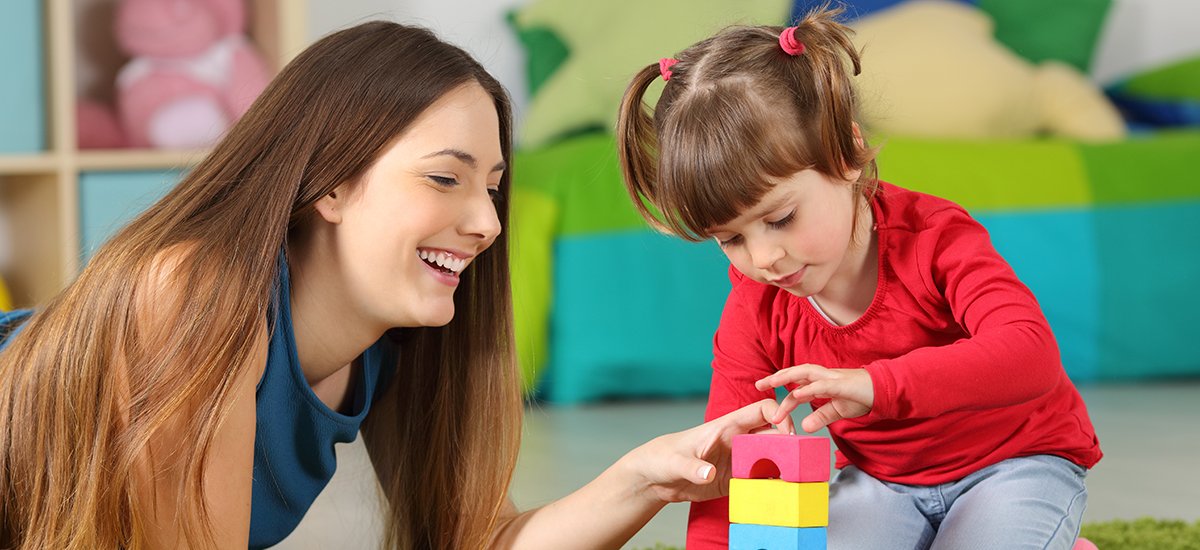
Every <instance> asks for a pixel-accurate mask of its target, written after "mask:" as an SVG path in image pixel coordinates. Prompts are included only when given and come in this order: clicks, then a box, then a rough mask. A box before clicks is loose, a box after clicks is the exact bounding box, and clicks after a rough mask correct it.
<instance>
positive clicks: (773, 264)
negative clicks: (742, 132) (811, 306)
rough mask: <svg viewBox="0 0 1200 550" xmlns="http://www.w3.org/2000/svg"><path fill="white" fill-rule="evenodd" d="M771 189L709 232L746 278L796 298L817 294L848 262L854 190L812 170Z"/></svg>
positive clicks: (842, 181)
mask: <svg viewBox="0 0 1200 550" xmlns="http://www.w3.org/2000/svg"><path fill="white" fill-rule="evenodd" d="M850 176H851V177H852V178H857V176H858V172H855V173H853V174H850ZM773 183H774V184H775V185H774V187H773V188H772V189H771V191H769V192H768V193H767V194H766V195H764V196H763V198H762V200H760V201H759V202H758V204H756V205H754V206H753V207H751V208H749V209H747V210H746V211H745V212H742V214H741V215H739V216H738V217H737V218H735V219H734V220H732V221H730V222H729V223H727V224H724V225H722V226H719V227H716V228H712V229H711V230H710V232H711V234H712V235H713V237H715V238H716V240H717V242H718V244H720V246H721V250H722V251H724V252H725V255H726V256H728V257H729V261H730V262H731V263H732V264H733V266H734V267H736V268H737V270H738V271H741V272H742V273H743V274H745V275H746V276H747V277H750V278H751V279H753V280H755V281H758V282H760V283H763V284H769V285H774V286H777V287H779V288H782V289H784V290H786V291H788V292H790V293H792V294H794V295H796V296H800V297H807V296H813V295H817V294H820V293H821V291H822V290H823V289H824V288H825V287H826V285H828V284H829V281H830V280H831V279H833V278H834V275H835V274H836V273H837V272H838V270H839V268H840V267H841V266H842V265H843V264H844V263H845V262H847V261H848V260H849V259H851V256H852V254H850V251H851V249H852V237H853V230H854V228H853V223H854V222H853V220H854V211H855V208H856V201H855V199H854V196H855V191H854V187H853V186H852V184H851V182H850V181H845V180H841V179H837V178H831V177H829V176H826V175H825V174H822V173H820V172H817V171H816V170H811V169H810V170H803V171H801V172H797V173H795V174H793V175H792V176H790V177H788V178H783V179H779V180H777V181H775V182H773ZM866 215H867V216H869V214H866Z"/></svg>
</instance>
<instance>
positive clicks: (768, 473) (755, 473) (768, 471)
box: [750, 458, 779, 479]
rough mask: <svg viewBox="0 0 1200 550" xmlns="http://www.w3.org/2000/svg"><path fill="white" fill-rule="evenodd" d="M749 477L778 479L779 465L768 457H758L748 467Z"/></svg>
mask: <svg viewBox="0 0 1200 550" xmlns="http://www.w3.org/2000/svg"><path fill="white" fill-rule="evenodd" d="M750 479H779V466H776V465H775V463H774V462H772V461H771V459H769V458H762V459H759V461H758V462H755V463H754V465H753V466H751V467H750Z"/></svg>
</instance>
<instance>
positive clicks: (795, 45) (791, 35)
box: [779, 27, 804, 55]
mask: <svg viewBox="0 0 1200 550" xmlns="http://www.w3.org/2000/svg"><path fill="white" fill-rule="evenodd" d="M779 47H780V48H783V51H784V52H785V53H787V54H788V55H800V54H803V53H804V43H803V42H801V41H799V40H796V27H788V28H786V29H783V32H781V33H779Z"/></svg>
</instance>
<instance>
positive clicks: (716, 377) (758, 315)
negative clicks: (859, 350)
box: [687, 266, 776, 550]
mask: <svg viewBox="0 0 1200 550" xmlns="http://www.w3.org/2000/svg"><path fill="white" fill-rule="evenodd" d="M729 279H730V282H731V283H733V289H732V290H730V291H729V297H728V298H727V299H726V301H725V310H724V311H723V312H722V313H721V323H720V325H718V327H717V333H716V336H714V337H713V363H712V367H713V375H712V384H711V386H710V388H709V394H708V407H707V409H706V410H705V412H704V420H705V421H709V420H712V419H714V418H717V417H720V416H723V415H725V414H727V413H729V412H732V411H734V410H737V409H739V408H741V407H743V406H746V405H749V404H750V403H754V402H757V401H761V400H762V399H764V398H766V399H773V398H774V397H775V394H774V392H759V391H757V390H755V389H754V382H755V381H757V380H759V379H760V378H763V377H764V376H767V375H769V374H771V373H774V372H775V371H776V368H775V365H774V363H773V362H772V361H771V360H770V358H769V356H768V354H767V352H766V350H765V348H764V346H763V342H762V340H761V338H760V337H759V335H760V334H763V333H764V331H763V330H762V329H763V328H765V325H764V324H765V323H766V322H767V320H769V319H770V307H771V303H770V300H769V299H768V298H767V297H766V296H764V295H763V294H762V292H761V291H762V288H750V287H749V286H747V287H742V286H741V283H742V282H744V281H745V280H746V279H745V276H744V275H742V274H741V273H740V272H738V271H737V270H736V269H735V268H734V267H733V266H730V268H729ZM728 546H729V499H728V498H719V499H714V500H709V501H706V502H697V503H693V504H692V508H691V512H690V514H689V516H688V533H687V548H688V550H697V549H699V550H709V549H713V550H715V549H721V550H724V549H726V548H728Z"/></svg>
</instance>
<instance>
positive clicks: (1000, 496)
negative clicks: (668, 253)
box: [618, 10, 1101, 550]
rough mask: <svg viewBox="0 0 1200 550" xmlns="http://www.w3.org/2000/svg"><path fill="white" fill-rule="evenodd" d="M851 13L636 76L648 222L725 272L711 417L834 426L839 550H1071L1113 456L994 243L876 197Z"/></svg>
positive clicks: (947, 219) (944, 217)
mask: <svg viewBox="0 0 1200 550" xmlns="http://www.w3.org/2000/svg"><path fill="white" fill-rule="evenodd" d="M839 12H840V10H833V11H830V10H818V11H816V12H814V13H811V14H809V15H808V16H807V17H806V18H804V19H803V20H802V21H800V22H799V23H798V25H797V26H796V27H792V28H788V29H782V28H774V27H739V28H730V29H727V30H725V31H722V32H720V33H719V34H717V35H716V36H713V37H711V38H709V39H707V40H704V41H701V42H699V43H697V44H695V45H693V46H692V47H690V48H688V49H686V50H684V51H683V52H681V53H680V54H679V55H678V58H677V59H664V60H663V61H662V62H660V63H659V64H655V65H650V66H648V67H646V68H644V69H643V70H642V71H641V72H639V73H638V74H637V76H635V77H634V80H633V83H632V84H631V85H630V87H629V89H628V91H627V92H626V95H625V98H624V101H623V104H622V107H621V117H620V122H619V127H618V148H619V153H620V158H621V161H622V168H623V171H624V176H625V181H626V183H627V186H628V189H629V192H630V195H631V196H632V197H633V200H634V203H635V204H636V205H637V207H638V208H639V209H640V210H641V213H642V215H643V216H644V217H646V219H647V220H649V221H650V222H651V223H653V224H655V225H657V226H658V227H659V228H660V229H663V230H665V231H667V232H670V233H673V234H675V235H678V236H680V237H683V238H685V239H688V240H692V241H700V240H703V239H708V238H713V239H715V240H716V241H717V242H718V244H719V245H720V247H721V249H722V250H723V251H724V253H725V254H726V256H728V258H729V261H730V263H731V264H732V265H731V268H730V270H729V277H730V280H731V282H732V286H733V288H732V290H731V291H730V294H729V297H728V300H727V301H726V306H725V310H724V313H723V314H722V317H721V322H720V326H719V328H718V331H717V334H716V337H715V340H714V359H713V377H712V387H711V394H710V397H709V403H708V410H707V413H706V416H707V418H717V417H719V416H720V415H722V414H725V413H727V412H729V411H732V410H735V409H737V408H738V407H741V406H743V405H745V404H747V403H753V402H755V401H758V400H760V399H764V398H770V397H771V396H773V390H774V388H776V387H780V386H786V387H787V388H788V389H789V390H790V393H789V394H788V395H787V397H786V398H785V399H784V400H783V402H782V404H781V407H780V409H779V411H778V412H777V418H781V417H783V416H785V415H786V414H787V413H788V412H789V411H791V410H792V409H794V408H795V407H796V406H798V405H799V404H801V403H811V406H812V408H813V412H812V413H811V414H809V415H808V416H807V417H806V418H804V420H803V422H802V427H803V429H804V430H805V431H808V432H814V431H817V430H819V429H821V428H822V427H825V426H828V427H829V431H830V433H831V435H832V437H833V440H834V442H835V443H836V445H837V448H838V453H837V466H838V467H839V468H840V469H841V470H840V472H839V473H838V474H837V477H836V479H834V481H833V482H832V486H831V489H830V510H829V527H828V537H829V548H831V549H833V548H838V549H841V548H846V549H870V548H889V549H891V548H945V549H957V548H971V549H983V548H1006V549H1008V548H1070V547H1071V544H1072V541H1073V540H1074V538H1075V536H1076V535H1077V533H1078V529H1079V524H1080V518H1081V516H1082V515H1083V510H1084V505H1085V503H1086V490H1085V487H1084V477H1085V475H1086V469H1087V468H1090V467H1091V466H1092V465H1094V464H1095V463H1096V462H1097V461H1098V460H1099V459H1100V456H1101V453H1100V449H1099V446H1098V443H1097V440H1096V436H1095V434H1094V431H1093V429H1092V426H1091V423H1090V421H1089V419H1088V415H1087V411H1086V409H1085V408H1084V404H1083V401H1082V400H1081V399H1080V396H1079V393H1078V392H1077V391H1076V390H1075V388H1074V387H1073V386H1072V384H1071V382H1070V380H1068V379H1067V376H1066V374H1065V371H1064V369H1063V367H1062V364H1061V363H1060V360H1059V355H1058V349H1057V347H1056V344H1055V342H1054V336H1053V335H1052V334H1051V332H1050V328H1049V326H1047V324H1046V320H1045V318H1044V317H1043V316H1042V313H1041V311H1040V310H1039V308H1038V305H1037V302H1036V301H1035V299H1034V297H1033V296H1032V295H1031V294H1030V292H1029V290H1028V289H1027V288H1026V287H1025V286H1024V285H1022V284H1021V282H1020V281H1018V280H1017V277H1016V276H1015V275H1014V274H1013V271H1012V269H1011V268H1009V266H1008V265H1007V264H1006V263H1005V262H1004V260H1003V259H1002V258H1001V257H1000V256H999V255H998V254H997V253H996V251H995V250H994V249H993V248H992V245H991V243H990V242H989V239H988V235H987V232H986V231H985V230H984V228H983V227H981V226H980V225H979V223H977V222H976V221H975V220H973V219H972V218H971V217H970V216H969V215H968V214H967V213H966V212H965V211H964V210H963V209H962V208H960V207H959V206H957V205H955V204H953V203H951V202H949V201H946V200H943V199H939V198H936V197H931V196H929V195H924V194H920V193H915V192H912V191H908V190H906V189H903V188H901V187H898V186H895V185H891V184H888V183H884V182H879V181H877V180H876V179H875V177H874V175H873V172H874V170H875V166H874V161H873V158H874V151H873V150H872V149H870V148H868V147H867V146H866V145H865V144H864V142H863V138H862V136H861V134H860V132H859V128H858V126H857V124H856V123H855V122H854V119H853V116H854V113H855V97H854V93H853V91H852V87H851V82H850V77H851V76H852V74H853V75H857V74H858V72H859V56H858V53H857V52H856V51H855V50H854V47H853V45H852V43H851V41H850V39H849V37H848V33H849V29H847V28H846V27H843V26H842V25H840V24H838V23H837V20H836V16H837V15H838V14H839ZM947 47H952V46H951V45H947ZM851 71H852V73H851ZM659 78H662V79H663V80H665V81H666V83H665V84H664V87H663V91H662V96H661V99H659V101H658V104H657V105H656V106H655V107H654V109H653V115H652V116H651V115H650V113H648V112H647V110H646V109H645V108H644V106H643V95H644V94H645V91H646V89H647V87H648V86H649V85H650V84H651V83H652V82H654V81H655V80H657V79H659ZM963 185H970V182H969V181H964V182H963ZM727 532H728V519H727V502H726V501H710V502H705V503H702V504H694V505H693V506H692V514H691V521H690V524H689V529H688V548H689V550H694V549H697V548H700V549H703V548H724V547H725V544H726V538H727Z"/></svg>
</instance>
